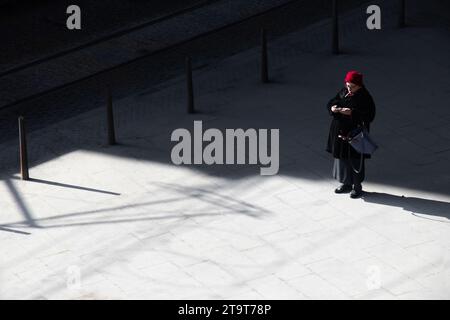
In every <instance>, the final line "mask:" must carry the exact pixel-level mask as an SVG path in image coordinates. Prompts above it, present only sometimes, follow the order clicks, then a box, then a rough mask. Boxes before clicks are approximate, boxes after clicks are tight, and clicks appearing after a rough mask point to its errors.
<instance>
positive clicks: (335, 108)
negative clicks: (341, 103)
mask: <svg viewBox="0 0 450 320" xmlns="http://www.w3.org/2000/svg"><path fill="white" fill-rule="evenodd" d="M339 110H341V108H338V106H337V105H334V106H332V107H331V112H333V113H338V112H339Z"/></svg>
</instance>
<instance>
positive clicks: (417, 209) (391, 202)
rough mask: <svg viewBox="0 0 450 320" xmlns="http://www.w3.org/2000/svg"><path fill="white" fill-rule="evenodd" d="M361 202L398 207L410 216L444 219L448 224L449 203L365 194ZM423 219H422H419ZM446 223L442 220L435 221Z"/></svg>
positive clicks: (449, 221)
mask: <svg viewBox="0 0 450 320" xmlns="http://www.w3.org/2000/svg"><path fill="white" fill-rule="evenodd" d="M363 200H364V201H366V202H370V203H377V204H384V205H388V206H394V207H400V208H403V210H405V211H410V212H411V213H412V214H425V215H429V216H440V217H443V218H446V219H447V220H448V223H450V203H448V202H444V201H436V200H429V199H421V198H415V197H404V196H396V195H393V194H388V193H378V192H365V193H364V196H363ZM421 218H423V217H421ZM435 221H440V222H447V221H443V220H435Z"/></svg>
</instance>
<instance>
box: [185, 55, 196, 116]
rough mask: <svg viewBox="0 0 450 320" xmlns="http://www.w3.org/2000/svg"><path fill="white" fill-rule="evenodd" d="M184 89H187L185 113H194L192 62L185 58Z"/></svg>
mask: <svg viewBox="0 0 450 320" xmlns="http://www.w3.org/2000/svg"><path fill="white" fill-rule="evenodd" d="M186 89H187V112H188V113H194V85H193V80H192V60H191V58H190V57H186Z"/></svg>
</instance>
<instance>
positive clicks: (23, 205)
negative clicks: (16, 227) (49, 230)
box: [5, 179, 40, 228]
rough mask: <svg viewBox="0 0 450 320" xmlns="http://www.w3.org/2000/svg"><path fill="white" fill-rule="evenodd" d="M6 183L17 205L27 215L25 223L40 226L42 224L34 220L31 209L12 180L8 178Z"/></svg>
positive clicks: (35, 226)
mask: <svg viewBox="0 0 450 320" xmlns="http://www.w3.org/2000/svg"><path fill="white" fill-rule="evenodd" d="M5 184H6V186H7V187H8V190H9V192H10V193H11V195H12V197H13V199H14V201H15V202H16V204H17V206H18V207H19V208H20V211H21V212H22V214H23V216H24V217H25V223H26V224H27V225H28V226H29V227H31V228H40V226H39V225H38V224H37V223H36V221H35V220H34V218H33V216H32V214H31V212H30V210H29V209H28V207H27V205H26V203H25V201H24V200H23V199H22V197H21V196H20V194H19V192H17V190H16V188H15V187H14V185H13V183H12V182H11V180H9V179H6V180H5Z"/></svg>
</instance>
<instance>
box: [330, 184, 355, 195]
mask: <svg viewBox="0 0 450 320" xmlns="http://www.w3.org/2000/svg"><path fill="white" fill-rule="evenodd" d="M350 191H352V186H350V185H347V184H343V185H341V186H340V187H339V188H336V190H334V193H349V192H350Z"/></svg>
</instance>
